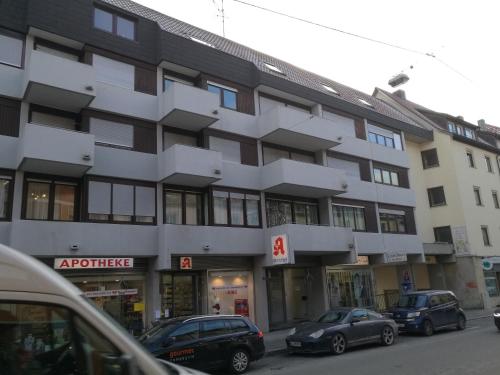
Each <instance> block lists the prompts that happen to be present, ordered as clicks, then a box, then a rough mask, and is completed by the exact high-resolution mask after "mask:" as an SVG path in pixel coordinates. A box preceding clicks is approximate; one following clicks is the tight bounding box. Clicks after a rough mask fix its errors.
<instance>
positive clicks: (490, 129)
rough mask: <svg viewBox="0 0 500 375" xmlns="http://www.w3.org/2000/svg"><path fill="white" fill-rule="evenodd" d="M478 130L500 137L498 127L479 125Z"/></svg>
mask: <svg viewBox="0 0 500 375" xmlns="http://www.w3.org/2000/svg"><path fill="white" fill-rule="evenodd" d="M479 128H480V129H481V131H484V132H487V133H491V134H494V135H497V136H500V128H499V127H498V126H494V125H489V124H486V123H485V124H481V125H479Z"/></svg>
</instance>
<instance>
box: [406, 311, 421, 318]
mask: <svg viewBox="0 0 500 375" xmlns="http://www.w3.org/2000/svg"><path fill="white" fill-rule="evenodd" d="M417 316H420V311H415V312H411V313H408V315H406V317H407V318H416V317H417Z"/></svg>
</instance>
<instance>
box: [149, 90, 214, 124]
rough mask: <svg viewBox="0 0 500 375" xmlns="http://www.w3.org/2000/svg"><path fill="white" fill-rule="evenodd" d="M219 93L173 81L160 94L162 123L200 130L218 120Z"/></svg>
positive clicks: (160, 117)
mask: <svg viewBox="0 0 500 375" xmlns="http://www.w3.org/2000/svg"><path fill="white" fill-rule="evenodd" d="M219 105H220V99H219V96H218V95H217V94H214V93H212V92H209V91H207V90H202V89H200V88H198V87H193V86H189V85H185V84H182V83H178V82H172V83H171V84H170V85H169V87H168V88H167V89H166V90H165V92H163V93H162V94H160V96H159V119H160V124H162V125H169V126H175V127H178V128H182V129H186V130H191V131H200V130H201V129H203V128H206V127H207V126H209V125H210V124H213V123H214V122H215V121H217V120H218V115H217V113H218V112H217V111H218V109H219Z"/></svg>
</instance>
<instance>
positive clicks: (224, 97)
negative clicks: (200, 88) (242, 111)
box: [207, 82, 238, 109]
mask: <svg viewBox="0 0 500 375" xmlns="http://www.w3.org/2000/svg"><path fill="white" fill-rule="evenodd" d="M207 88H208V91H210V92H213V93H214V94H217V95H219V97H220V105H221V107H225V108H230V109H236V108H237V99H236V96H237V93H238V91H237V90H236V89H233V88H230V87H225V86H219V85H216V84H213V83H211V82H209V83H208V86H207Z"/></svg>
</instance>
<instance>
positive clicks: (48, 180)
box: [21, 173, 82, 223]
mask: <svg viewBox="0 0 500 375" xmlns="http://www.w3.org/2000/svg"><path fill="white" fill-rule="evenodd" d="M30 180H39V181H40V183H45V184H47V185H49V203H48V213H47V219H30V218H27V217H26V210H27V208H28V184H29V183H30V182H38V181H30ZM59 181H60V182H67V183H68V184H71V186H75V200H74V214H73V220H54V201H55V188H56V186H57V185H63V186H64V184H58V183H57V182H59ZM81 185H82V184H81V180H80V179H77V178H72V177H66V176H57V175H46V174H39V173H25V174H24V179H23V200H22V203H21V219H22V220H32V221H54V222H63V223H64V222H66V223H74V222H79V221H80V212H81V211H80V209H81V204H80V203H81V197H82V190H81Z"/></svg>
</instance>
